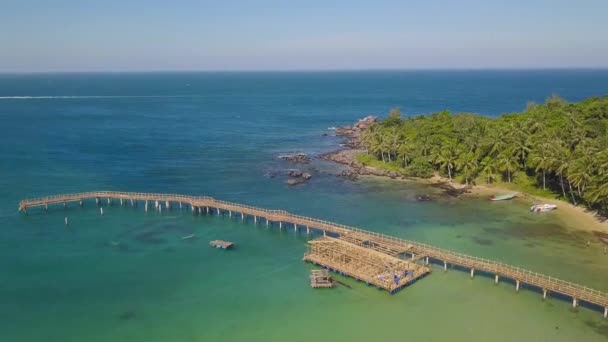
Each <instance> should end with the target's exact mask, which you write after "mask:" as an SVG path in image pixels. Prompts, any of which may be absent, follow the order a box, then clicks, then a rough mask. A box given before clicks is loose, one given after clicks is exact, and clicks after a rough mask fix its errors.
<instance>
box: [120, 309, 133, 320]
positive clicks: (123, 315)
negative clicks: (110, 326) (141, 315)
mask: <svg viewBox="0 0 608 342" xmlns="http://www.w3.org/2000/svg"><path fill="white" fill-rule="evenodd" d="M136 316H137V314H136V313H135V310H127V311H124V312H122V313H121V314H120V315H118V319H119V320H121V321H129V320H132V319H133V318H135V317H136Z"/></svg>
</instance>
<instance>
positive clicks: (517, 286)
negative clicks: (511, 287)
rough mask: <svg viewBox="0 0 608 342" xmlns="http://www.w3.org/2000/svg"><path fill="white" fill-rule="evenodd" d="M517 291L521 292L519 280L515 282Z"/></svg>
mask: <svg viewBox="0 0 608 342" xmlns="http://www.w3.org/2000/svg"><path fill="white" fill-rule="evenodd" d="M515 291H518V292H519V280H516V281H515Z"/></svg>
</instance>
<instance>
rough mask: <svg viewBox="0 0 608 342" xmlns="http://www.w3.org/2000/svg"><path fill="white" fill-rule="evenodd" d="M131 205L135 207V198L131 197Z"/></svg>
mask: <svg viewBox="0 0 608 342" xmlns="http://www.w3.org/2000/svg"><path fill="white" fill-rule="evenodd" d="M131 206H132V207H134V206H135V203H133V199H132V198H131Z"/></svg>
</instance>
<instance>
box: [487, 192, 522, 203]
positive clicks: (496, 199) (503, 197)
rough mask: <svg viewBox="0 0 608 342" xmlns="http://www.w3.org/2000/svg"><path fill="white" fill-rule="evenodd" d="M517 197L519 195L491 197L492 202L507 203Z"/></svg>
mask: <svg viewBox="0 0 608 342" xmlns="http://www.w3.org/2000/svg"><path fill="white" fill-rule="evenodd" d="M515 196H517V193H513V194H503V195H494V196H492V197H490V201H505V200H510V199H512V198H514V197H515Z"/></svg>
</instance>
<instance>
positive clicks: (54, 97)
mask: <svg viewBox="0 0 608 342" xmlns="http://www.w3.org/2000/svg"><path fill="white" fill-rule="evenodd" d="M180 97H198V95H84V96H67V95H66V96H0V100H32V99H34V100H35V99H120V98H127V99H128V98H180Z"/></svg>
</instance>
